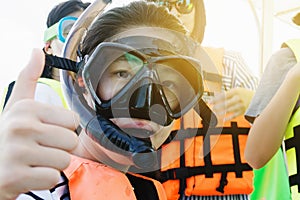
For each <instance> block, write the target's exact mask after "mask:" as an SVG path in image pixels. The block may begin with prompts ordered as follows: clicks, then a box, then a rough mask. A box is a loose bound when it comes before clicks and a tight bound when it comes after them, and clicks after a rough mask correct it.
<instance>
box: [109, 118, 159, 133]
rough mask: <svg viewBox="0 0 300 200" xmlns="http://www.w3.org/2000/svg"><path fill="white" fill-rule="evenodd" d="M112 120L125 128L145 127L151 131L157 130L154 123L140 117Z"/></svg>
mask: <svg viewBox="0 0 300 200" xmlns="http://www.w3.org/2000/svg"><path fill="white" fill-rule="evenodd" d="M111 121H112V122H113V123H114V124H116V125H117V126H118V127H120V128H125V129H130V128H131V129H144V130H148V131H151V132H156V131H155V130H156V129H157V128H155V126H154V125H151V124H150V122H149V121H142V120H139V119H127V118H126V119H125V118H117V119H116V118H115V119H111Z"/></svg>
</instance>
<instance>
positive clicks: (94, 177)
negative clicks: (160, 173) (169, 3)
mask: <svg viewBox="0 0 300 200" xmlns="http://www.w3.org/2000/svg"><path fill="white" fill-rule="evenodd" d="M99 2H100V3H99ZM97 5H102V6H103V5H105V3H104V2H102V1H95V2H94V3H93V4H92V5H91V6H90V7H89V8H88V10H87V11H86V12H85V13H84V14H83V16H82V18H79V19H78V24H80V23H81V22H86V21H87V18H85V17H84V16H89V15H88V14H91V15H92V14H93V9H97V8H96V7H95V6H97ZM145 13H146V14H145ZM85 14H86V15H85ZM162 18H163V19H164V20H163V22H162V21H161V19H162ZM74 30H76V24H75V28H74ZM171 30H174V31H171ZM175 31H176V32H175ZM181 33H182V34H183V35H184V34H185V29H184V27H183V26H182V24H181V23H180V21H178V19H177V18H176V17H174V16H173V15H170V14H169V13H168V12H167V10H166V9H165V8H163V7H157V6H155V5H154V4H147V3H145V2H142V1H138V2H133V3H131V4H129V5H128V6H124V7H117V8H113V9H111V10H108V11H106V12H105V13H103V14H101V15H100V16H99V17H98V18H96V19H95V21H94V22H93V23H92V24H91V26H89V28H88V30H87V32H86V33H85V36H84V38H83V41H82V43H81V44H80V45H74V43H72V44H71V43H68V39H67V42H66V46H65V48H66V50H65V56H66V58H70V59H72V60H74V61H70V60H67V62H65V61H62V62H63V63H65V65H67V66H63V67H62V68H64V70H62V73H61V75H62V76H61V77H62V84H63V90H64V93H65V96H66V101H67V102H68V104H69V107H70V108H71V110H73V111H75V113H77V114H75V113H74V112H73V111H69V110H62V109H61V108H56V107H53V106H49V105H46V104H41V103H37V102H34V101H33V100H32V99H30V98H32V97H33V92H32V91H34V85H35V84H34V82H35V80H36V79H37V78H38V77H39V70H38V69H39V68H41V67H42V66H40V65H43V56H42V55H41V52H40V51H38V52H37V51H35V52H34V54H33V57H32V60H31V61H30V63H29V64H28V67H27V69H25V70H23V71H22V73H21V75H20V78H19V79H18V81H17V85H16V88H15V91H14V93H13V94H12V97H11V99H10V101H9V102H8V104H7V107H6V109H5V110H4V112H3V113H2V115H1V118H0V120H1V122H0V123H1V136H0V141H1V144H2V145H1V146H2V147H3V151H1V154H0V161H1V162H0V163H1V164H0V177H1V178H0V198H1V199H4V200H7V199H40V198H41V199H62V198H63V199H102V198H103V199H104V198H105V199H151V200H153V199H166V196H165V192H164V190H163V188H162V186H161V185H160V183H159V182H157V181H155V180H152V179H150V178H146V177H143V176H141V175H136V174H134V173H132V172H128V168H129V167H130V166H135V167H136V168H138V169H139V170H144V171H147V170H152V169H153V168H155V167H157V166H156V161H157V159H158V158H157V157H156V151H157V150H158V149H159V147H160V145H161V144H162V143H163V142H164V141H165V139H166V138H167V137H168V136H169V134H170V131H171V129H172V126H173V124H174V123H175V120H176V119H178V118H179V117H180V116H182V115H184V114H185V113H186V112H187V111H189V110H191V109H193V108H195V109H196V110H201V106H200V108H199V105H202V104H201V102H202V101H201V96H202V91H203V85H202V84H203V83H202V71H201V65H202V63H201V62H200V61H198V60H195V59H193V58H191V57H190V56H189V55H190V54H191V52H193V51H192V50H191V49H190V47H191V46H193V44H194V43H193V42H192V41H189V40H188V39H187V38H185V37H184V36H183V35H182V34H181ZM68 37H70V38H69V41H74V40H72V37H73V38H75V39H76V32H75V33H74V35H73V34H72V31H71V33H70V36H68ZM79 40H81V39H78V41H79ZM187 44H188V45H187ZM68 45H69V46H68ZM72 45H73V46H76V47H78V46H79V52H78V60H77V59H74V57H72V52H73V51H75V52H76V51H77V48H76V49H72V48H71V47H72ZM194 46H197V45H196V44H195V45H194ZM186 47H189V48H186ZM47 58H48V59H49V57H47ZM47 58H46V63H47V62H48V61H49V60H47ZM75 60H76V61H75ZM60 61H61V60H60ZM60 61H59V62H60ZM77 61H78V62H77ZM66 63H69V64H66ZM74 63H75V64H74ZM48 64H49V63H48ZM52 64H53V63H52ZM54 65H55V63H54ZM38 66H40V67H39V68H38ZM59 66H61V63H60V64H59ZM66 69H71V70H72V71H74V72H76V73H73V72H70V71H68V70H66ZM24 98H25V99H24ZM202 106H203V105H202ZM204 108H206V107H205V106H204ZM79 118H80V120H79ZM78 121H79V124H80V128H78V129H77V133H78V134H79V136H78V137H77V136H76V135H75V134H74V133H72V132H73V131H72V130H74V129H75V128H77V125H78ZM8 155H9V156H8ZM7 166H10V167H7ZM125 172H127V173H126V174H125ZM55 185H56V186H55ZM49 188H52V189H51V190H49ZM36 190H38V191H36ZM22 193H23V194H22Z"/></svg>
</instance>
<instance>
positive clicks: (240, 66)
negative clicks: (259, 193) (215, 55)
mask: <svg viewBox="0 0 300 200" xmlns="http://www.w3.org/2000/svg"><path fill="white" fill-rule="evenodd" d="M258 83H259V78H258V77H257V76H255V75H254V74H253V72H252V71H251V70H250V69H249V67H248V66H247V64H246V63H245V61H244V59H243V58H242V57H241V55H240V53H238V52H235V51H228V50H225V52H224V56H223V74H222V90H223V91H228V90H230V89H232V88H236V87H241V88H247V89H250V90H255V89H256V88H257V86H258ZM207 98H208V99H209V97H207ZM182 199H183V200H248V199H249V196H248V195H246V194H240V195H224V196H190V197H183V198H182Z"/></svg>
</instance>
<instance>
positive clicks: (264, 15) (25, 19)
mask: <svg viewBox="0 0 300 200" xmlns="http://www.w3.org/2000/svg"><path fill="white" fill-rule="evenodd" d="M62 1H64V0H28V1H24V0H14V1H3V2H2V3H1V5H2V11H1V12H0V24H1V31H0V46H1V48H0V58H1V63H0V68H1V72H0V93H1V94H2V92H3V88H4V87H5V86H6V85H7V84H8V83H9V82H10V81H12V80H15V79H16V77H17V75H18V73H19V71H20V70H21V69H22V68H23V67H24V66H25V65H26V63H27V61H28V59H29V56H30V53H31V50H32V48H42V47H43V32H44V30H45V28H46V18H47V15H48V12H49V11H50V10H51V9H52V7H53V6H54V5H56V4H57V3H59V2H62ZM115 1H118V2H120V3H121V2H122V1H123V0H115ZM84 2H87V1H84ZM89 2H93V0H92V1H89ZM204 2H205V7H206V14H207V28H206V32H205V37H204V41H203V44H204V45H205V46H214V47H224V48H226V49H228V50H235V51H238V52H240V53H241V54H242V56H243V57H244V58H245V60H246V62H247V64H248V65H249V66H250V68H251V69H252V71H253V72H254V73H255V74H257V75H260V74H261V73H262V71H263V68H264V66H265V64H266V62H267V60H268V58H269V57H270V55H271V54H272V53H273V52H274V51H276V50H278V49H279V48H280V46H281V44H282V43H283V42H284V41H285V40H287V39H291V38H297V37H298V38H299V37H300V27H299V26H296V25H295V24H293V23H292V21H291V19H292V17H293V16H294V15H295V14H296V13H298V12H300V1H299V0H204Z"/></svg>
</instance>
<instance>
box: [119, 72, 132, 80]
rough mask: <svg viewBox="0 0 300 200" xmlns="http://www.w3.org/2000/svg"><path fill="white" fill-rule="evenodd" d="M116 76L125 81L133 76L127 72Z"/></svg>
mask: <svg viewBox="0 0 300 200" xmlns="http://www.w3.org/2000/svg"><path fill="white" fill-rule="evenodd" d="M116 74H117V76H118V77H119V78H124V79H128V78H131V74H130V73H128V72H127V71H120V72H117V73H116Z"/></svg>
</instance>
